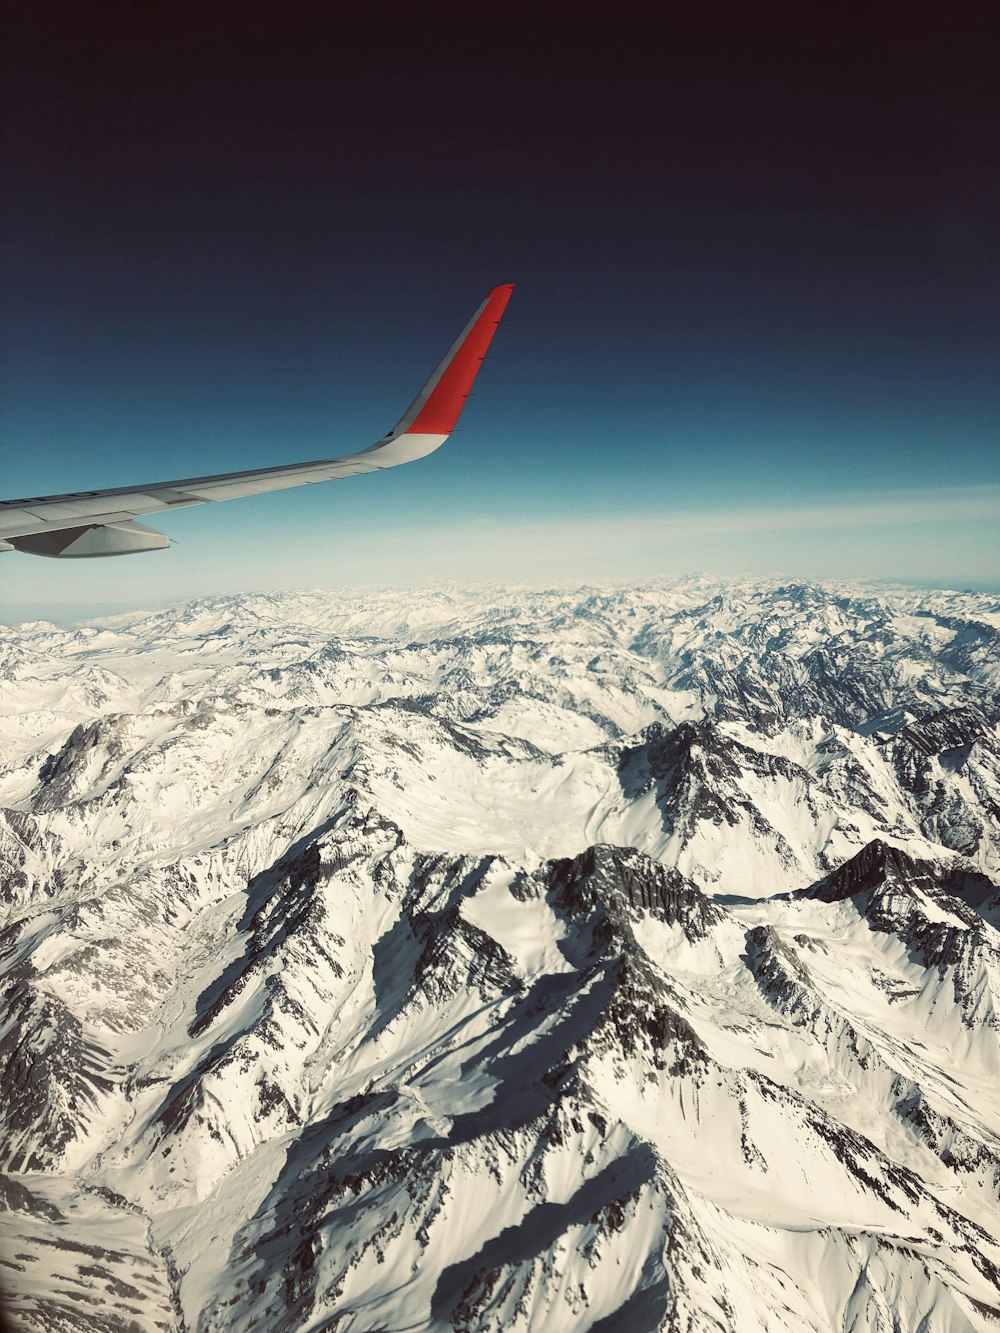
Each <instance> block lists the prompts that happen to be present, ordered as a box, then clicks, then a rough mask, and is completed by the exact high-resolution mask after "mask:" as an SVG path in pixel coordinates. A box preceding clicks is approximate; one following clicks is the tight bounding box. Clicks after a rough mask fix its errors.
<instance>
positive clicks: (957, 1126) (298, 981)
mask: <svg viewBox="0 0 1000 1333" xmlns="http://www.w3.org/2000/svg"><path fill="white" fill-rule="evenodd" d="M0 848H2V858H0V973H2V977H3V987H4V1004H3V1010H2V1028H0V1080H2V1082H0V1086H2V1088H3V1099H2V1105H0V1119H2V1127H3V1133H2V1135H0V1148H2V1153H3V1161H2V1162H0V1173H2V1174H0V1190H2V1204H3V1211H2V1212H0V1292H2V1293H3V1314H4V1317H5V1318H6V1320H7V1323H8V1325H9V1326H10V1327H11V1328H13V1329H26V1330H28V1329H30V1330H38V1329H41V1330H57V1331H59V1330H63V1329H66V1330H70V1329H72V1330H81V1329H84V1330H89V1329H93V1330H98V1329H101V1330H103V1329H136V1330H147V1329H149V1330H152V1329H163V1330H171V1331H173V1330H178V1331H179V1330H188V1331H189V1333H196V1331H197V1333H208V1330H230V1329H232V1330H250V1329H255V1330H286V1329H296V1330H300V1329H301V1330H321V1329H322V1330H337V1333H348V1331H350V1333H363V1331H365V1330H371V1331H372V1333H374V1330H399V1331H400V1333H402V1331H403V1330H424V1329H426V1330H435V1331H438V1330H440V1331H443V1330H467V1331H468V1333H472V1331H473V1330H476V1331H478V1330H483V1331H486V1330H490V1331H494V1330H495V1331H496V1333H501V1331H503V1333H506V1331H507V1330H546V1331H552V1333H562V1331H563V1330H565V1331H566V1333H571V1331H574V1333H575V1331H576V1330H580V1331H581V1333H583V1330H594V1331H595V1333H606V1331H607V1330H612V1329H614V1330H623V1331H625V1330H627V1331H629V1333H643V1331H644V1330H659V1329H663V1330H672V1331H673V1330H677V1331H681V1330H683V1331H684V1333H702V1330H719V1333H751V1331H753V1333H757V1331H758V1330H762V1331H766V1333H779V1331H780V1333H828V1331H830V1333H863V1331H865V1330H871V1331H872V1333H890V1331H894V1330H899V1333H915V1330H918V1329H919V1330H921V1333H960V1331H961V1333H966V1331H967V1330H987V1329H995V1328H996V1327H997V1325H998V1322H1000V1243H998V1241H997V1237H998V1236H1000V1094H998V1087H1000V1035H998V1034H1000V600H998V599H997V598H996V597H994V596H990V595H988V594H982V593H973V592H957V591H944V590H923V589H914V588H908V587H902V586H890V585H879V584H872V583H857V582H853V583H848V582H823V581H820V582H808V583H803V582H791V581H788V580H778V579H746V580H728V581H722V580H717V579H709V578H702V577H689V578H684V579H677V580H673V581H666V582H655V583H650V584H649V585H648V586H643V587H639V588H636V587H634V586H615V585H608V586H598V587H593V586H588V587H581V588H566V587H553V588H529V587H509V586H461V585H446V586H436V587H425V588H418V589H413V588H368V589H359V590H354V591H343V590H339V591H326V590H314V591H308V592H297V593H273V594H243V595H232V596H221V597H215V598H204V599H200V600H198V601H194V602H188V603H185V604H183V605H177V606H172V607H167V608H162V609H158V610H153V611H140V612H134V613H129V614H126V615H119V616H115V617H111V618H108V619H105V620H103V621H101V622H100V623H95V624H90V625H77V626H58V625H55V624H53V623H49V622H42V621H34V622H25V623H22V624H17V625H11V626H8V627H7V628H6V632H5V635H4V639H3V643H2V646H0Z"/></svg>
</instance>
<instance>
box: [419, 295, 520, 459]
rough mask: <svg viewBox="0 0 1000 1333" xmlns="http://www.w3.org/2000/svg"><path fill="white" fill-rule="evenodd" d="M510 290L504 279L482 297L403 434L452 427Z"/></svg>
mask: <svg viewBox="0 0 1000 1333" xmlns="http://www.w3.org/2000/svg"><path fill="white" fill-rule="evenodd" d="M513 290H514V284H513V283H512V282H505V283H502V284H501V285H500V286H499V287H494V288H493V290H492V291H491V292H490V293H489V295H488V296H487V297H486V300H485V301H484V302H483V304H482V306H481V307H480V309H479V311H478V312H477V313H476V315H475V316H474V318H473V321H472V323H471V324H470V325H469V327H468V329H467V330H466V332H465V335H464V337H462V338H461V340H460V341H459V343H458V344H457V346H456V347H455V348H454V350H453V351H452V354H451V357H450V359H449V361H448V363H447V365H446V366H445V368H444V370H443V371H442V373H441V376H440V378H439V379H438V381H437V383H436V384H435V385H434V388H433V389H432V390H431V393H430V396H429V397H428V399H427V401H426V402H425V403H424V405H423V406H422V407H421V409H420V411H419V413H418V414H417V416H416V417H415V418H414V420H413V421H412V422H411V423H410V425H409V426H407V428H406V433H407V434H416V433H420V434H424V435H449V434H450V433H451V432H452V431H453V430H454V428H455V422H456V421H457V420H458V416H459V413H460V412H461V410H462V408H463V407H464V406H465V400H466V398H468V396H469V391H470V390H471V388H472V383H473V381H474V380H475V378H476V375H477V374H478V373H479V367H480V365H481V364H482V361H483V358H484V357H485V356H486V349H487V348H488V347H489V345H490V342H491V340H492V338H493V335H494V333H495V332H496V327H497V325H498V324H499V323H500V320H501V318H502V316H503V312H504V311H505V310H506V309H507V302H508V301H509V300H510V298H511V293H512V292H513Z"/></svg>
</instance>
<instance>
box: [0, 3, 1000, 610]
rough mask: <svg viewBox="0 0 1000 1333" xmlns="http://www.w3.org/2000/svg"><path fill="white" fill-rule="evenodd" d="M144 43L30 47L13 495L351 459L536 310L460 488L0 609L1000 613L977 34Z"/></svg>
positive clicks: (522, 31)
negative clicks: (420, 606)
mask: <svg viewBox="0 0 1000 1333" xmlns="http://www.w3.org/2000/svg"><path fill="white" fill-rule="evenodd" d="M135 8H136V7H133V9H132V10H128V9H122V11H121V13H120V14H118V15H116V16H114V17H112V16H111V13H110V11H105V14H104V17H102V18H101V19H99V20H97V19H95V18H94V17H93V16H91V15H85V14H83V13H82V12H81V14H80V15H79V16H76V17H73V16H72V15H66V14H63V15H61V16H60V15H57V14H56V13H55V12H54V9H49V12H48V13H47V14H43V13H38V12H33V11H36V10H42V9H48V7H45V6H33V7H32V6H25V7H24V8H23V9H22V11H21V14H20V17H19V18H15V20H14V22H13V25H12V27H13V33H12V36H13V41H12V42H11V44H10V51H9V52H8V55H7V61H8V62H9V66H10V68H9V71H8V76H7V79H6V84H7V99H8V102H7V106H6V107H5V109H4V120H5V123H6V130H5V143H4V151H5V163H4V167H5V171H4V175H5V179H6V180H7V182H8V200H7V203H6V205H5V208H4V216H3V222H2V229H3V246H4V250H3V275H4V292H3V306H4V310H3V342H4V347H3V353H4V357H3V359H4V367H3V383H2V400H0V472H2V487H0V493H2V494H3V495H5V496H10V497H14V496H18V495H37V494H44V493H46V492H53V491H71V490H76V489H89V488H93V487H98V486H117V485H128V484H131V483H135V482H144V481H153V480H168V479H171V478H174V477H184V476H190V475H195V474H199V473H205V472H214V471H223V470H226V469H228V468H245V467H250V466H254V465H268V464H273V463H279V462H284V461H296V460H301V459H308V458H313V457H322V456H324V455H329V454H336V453H339V452H347V451H350V450H353V449H354V448H357V447H361V446H364V445H366V444H368V443H370V442H372V441H374V440H375V439H376V438H377V437H378V436H379V435H381V434H382V433H383V432H384V431H385V430H386V429H387V428H388V427H389V426H390V425H391V424H392V422H393V421H394V420H395V419H396V418H397V417H398V415H399V414H400V412H401V411H402V410H403V408H404V407H405V406H406V405H407V403H408V402H409V400H410V398H411V397H412V396H413V393H414V392H415V391H416V389H417V388H418V387H419V385H420V383H421V382H422V381H423V379H424V378H425V377H426V375H427V374H428V373H429V371H430V370H431V369H432V368H433V366H434V364H435V363H436V361H437V360H438V359H439V357H440V355H441V354H442V352H443V351H444V350H445V348H446V347H447V346H448V344H449V342H450V341H451V339H452V338H453V336H454V334H455V333H456V332H457V331H458V329H459V328H460V327H461V326H462V324H463V323H464V322H465V320H466V318H467V317H468V315H469V314H470V313H471V311H472V309H473V308H474V307H475V305H476V304H477V303H478V301H479V300H480V298H481V296H482V295H483V294H484V293H485V291H486V290H487V289H488V288H489V287H491V286H493V285H494V284H496V283H499V282H505V281H514V282H516V283H517V284H518V289H517V291H516V293H515V295H514V298H513V301H512V303H511V306H510V308H509V311H508V315H507V318H506V320H505V322H504V325H503V327H502V328H501V329H500V331H499V334H498V337H497V339H496V342H495V344H494V348H493V351H492V354H491V358H490V359H489V360H488V361H487V363H486V364H485V367H484V371H483V374H482V375H481V377H480V380H479V382H478V383H477V386H476V394H475V396H474V397H473V398H472V399H471V400H470V403H469V406H468V409H467V411H466V414H465V416H464V417H463V420H462V423H461V426H462V429H461V430H460V431H459V432H458V433H457V434H456V435H455V436H454V437H453V439H452V440H451V441H449V443H448V445H446V446H445V448H444V449H442V450H441V451H440V452H439V453H438V454H436V455H434V456H433V457H431V458H429V459H427V460H425V461H424V462H421V463H417V464H413V465H411V466H409V467H405V468H400V469H398V470H396V471H394V472H392V473H390V474H385V475H382V476H372V477H357V478H353V479H350V480H347V481H341V482H334V483H331V484H330V485H327V486H321V487H309V488H306V489H303V490H298V491H288V492H282V493H278V494H276V495H273V496H266V497H260V498H256V499H252V500H251V499H248V500H241V501H238V502H234V503H230V504H223V505H218V506H205V507H203V508H200V509H195V510H191V511H188V512H187V513H177V514H173V515H170V516H169V517H168V518H164V519H163V520H162V522H161V523H160V526H162V528H163V530H164V531H167V532H169V533H170V535H171V536H172V537H174V538H175V539H176V541H177V543H178V544H177V546H176V547H174V548H173V549H172V550H171V551H170V552H166V553H161V554H155V555H148V556H141V557H135V558H132V559H124V560H110V561H83V562H73V561H45V560H37V559H31V558H29V557H25V556H19V555H6V556H3V557H0V615H6V616H7V618H8V619H11V618H22V616H24V615H27V614H35V613H36V612H44V611H49V610H51V609H52V608H53V607H54V605H55V604H57V603H67V604H72V605H78V606H79V607H80V608H81V609H89V608H91V607H94V606H98V605H116V604H122V605H125V604H136V603H138V602H141V601H144V600H149V601H152V600H158V601H162V600H166V599H169V598H172V597H186V596H190V595H196V594H206V593H213V592H217V591H229V590H234V589H244V588H278V587H295V586H317V585H318V586H336V585H338V584H345V583H351V584H354V583H358V582H364V581H368V580H375V581H402V582H409V581H413V580H416V579H420V578H447V577H451V578H456V579H464V578H484V577H490V578H505V577H509V578H514V579H539V580H547V579H557V578H558V579H561V580H562V579H581V580H584V579H586V580H596V579H598V578H600V577H601V576H602V575H606V576H607V577H611V578H615V579H621V578H635V579H649V578H655V577H658V576H660V575H672V574H678V573H685V572H689V571H704V572H712V573H715V572H718V573H732V574H741V573H771V572H781V573H786V574H796V575H803V576H808V577H819V576H824V575H827V576H840V575H852V576H855V575H856V576H861V577H875V578H892V579H913V580H915V581H923V582H931V583H934V582H940V583H942V584H946V585H951V586H954V585H955V584H960V585H961V586H974V587H989V588H1000V542H998V519H1000V448H998V438H1000V377H998V373H997V371H998V364H1000V358H998V352H1000V325H998V309H1000V169H998V158H997V154H998V144H1000V95H998V91H997V86H998V83H1000V81H998V80H997V79H996V69H997V68H1000V21H998V20H997V19H996V18H995V17H993V18H990V17H986V18H983V19H982V20H977V19H975V18H974V17H972V15H973V14H974V10H973V9H972V8H971V7H968V8H966V9H965V10H964V12H963V13H962V14H961V16H960V17H956V18H952V19H949V20H948V21H947V25H946V21H945V20H944V19H943V18H942V17H940V15H941V11H940V10H937V11H936V13H937V15H938V17H937V19H936V21H929V22H927V23H926V24H924V23H921V21H920V19H919V17H915V15H919V11H918V10H912V9H911V10H910V11H909V13H908V17H907V20H906V22H905V24H904V23H903V22H902V21H901V20H900V21H897V20H896V18H894V17H891V16H889V15H888V13H885V14H884V15H882V16H881V17H880V16H878V15H872V14H868V15H866V16H865V18H864V20H863V22H862V21H861V20H855V19H854V18H853V17H851V16H850V15H846V14H845V15H841V16H840V17H833V18H824V19H822V20H820V19H817V18H816V17H815V15H814V16H811V17H807V18H805V19H801V18H800V19H799V20H797V21H796V20H793V19H790V18H787V17H786V18H785V19H783V20H782V22H781V23H780V24H779V23H778V22H777V20H775V21H773V22H771V21H767V20H764V19H761V18H760V17H756V18H752V17H748V18H746V19H744V20H742V22H741V23H738V24H735V23H734V21H733V20H732V18H731V17H727V18H726V19H725V20H722V19H718V18H715V19H713V17H712V16H711V14H710V13H709V12H708V11H706V16H705V17H701V18H695V17H691V18H689V19H671V20H670V21H669V22H668V21H665V20H662V19H660V20H654V19H652V18H650V19H643V18H639V17H636V15H638V14H640V13H641V12H642V11H641V10H638V9H637V10H635V11H634V12H633V14H632V17H631V19H630V21H629V22H628V23H627V24H623V23H622V22H621V15H622V13H624V12H625V11H624V10H623V9H622V8H621V7H618V8H616V9H609V10H608V11H607V17H606V19H604V20H599V19H594V20H583V19H581V17H580V16H579V13H578V12H577V10H576V9H575V8H573V7H570V6H559V5H550V6H546V7H540V8H537V9H536V10H535V11H531V10H528V9H524V8H521V7H518V6H516V5H514V6H508V7H505V8H504V9H503V10H502V12H500V13H495V12H494V10H493V9H492V8H491V9H490V10H489V15H490V16H489V17H486V16H479V17H473V18H470V17H469V15H468V13H467V11H464V10H463V9H461V8H459V7H452V6H450V5H436V6H433V7H431V15H430V17H428V16H427V15H426V14H425V13H424V9H425V7H422V6H411V7H408V8H398V9H397V8H395V7H392V6H373V7H368V9H367V10H366V11H365V16H364V17H362V18H354V19H352V20H343V19H340V18H331V17H330V10H329V9H328V10H327V11H326V14H325V16H321V17H317V18H315V19H311V18H306V17H301V16H295V15H292V13H291V11H289V15H286V16H285V17H281V16H280V10H279V11H276V15H277V16H275V17H269V18H266V17H256V18H254V17H245V18H244V20H243V21H242V23H241V26H240V27H239V29H238V30H237V29H236V28H235V27H234V26H233V24H232V23H231V22H229V21H227V20H226V19H225V18H224V17H223V16H222V15H220V16H217V17H216V18H214V19H210V20H208V21H206V19H205V17H204V15H201V16H197V15H186V14H184V13H183V11H182V10H178V11H177V12H176V13H175V15H174V17H173V18H170V19H167V18H166V17H163V16H162V15H157V16H156V17H155V19H153V18H150V16H149V15H148V14H146V15H143V14H138V16H137V15H136V13H135V12H134V10H135ZM483 8H484V9H485V7H483ZM884 8H885V9H886V10H887V9H888V8H889V7H884ZM983 13H984V14H987V10H986V9H985V8H984V10H983ZM796 22H797V23H798V26H795V24H796ZM819 22H822V23H823V24H825V26H824V27H822V28H819V27H815V28H814V27H811V26H809V25H810V24H816V23H819ZM153 525H154V526H157V522H156V520H155V519H154V520H153Z"/></svg>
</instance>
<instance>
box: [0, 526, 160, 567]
mask: <svg viewBox="0 0 1000 1333" xmlns="http://www.w3.org/2000/svg"><path fill="white" fill-rule="evenodd" d="M7 540H8V542H9V543H10V545H11V546H13V547H14V549H15V550H16V551H23V552H24V553H25V555H47V556H51V557H52V558H53V559H56V560H87V559H89V558H90V557H92V556H108V555H136V554H138V553H140V552H142V551H163V550H166V548H167V547H168V546H169V545H170V538H169V537H167V536H165V535H164V534H163V533H162V532H157V531H156V530H155V529H154V528H147V527H146V525H145V524H144V523H137V522H136V521H135V519H123V520H122V522H121V523H104V524H102V525H100V526H94V525H88V526H85V527H81V528H59V529H57V530H56V531H54V532H33V533H31V534H30V536H26V537H8V538H7Z"/></svg>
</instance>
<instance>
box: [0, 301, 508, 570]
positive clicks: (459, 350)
mask: <svg viewBox="0 0 1000 1333" xmlns="http://www.w3.org/2000/svg"><path fill="white" fill-rule="evenodd" d="M513 290H514V284H513V283H505V284H504V285H503V286H501V287H494V289H493V290H492V291H491V292H490V293H489V295H488V296H487V297H486V299H485V300H484V301H483V303H482V304H481V305H480V307H479V309H478V310H477V311H476V313H475V314H474V315H473V316H472V318H471V319H470V320H469V322H468V324H466V326H465V328H464V329H463V330H462V332H461V333H460V334H459V335H458V338H457V339H456V340H455V342H454V343H453V344H452V346H451V348H450V350H449V352H448V354H447V356H446V357H445V358H444V360H443V361H442V362H441V364H440V365H439V366H438V368H437V369H436V370H435V372H434V374H433V375H432V376H431V377H430V379H429V380H428V381H427V383H426V384H425V385H424V387H423V388H422V389H421V390H420V392H419V393H418V394H417V396H416V398H414V400H413V402H412V403H411V404H410V406H409V407H408V408H407V410H406V411H405V412H404V413H403V415H402V417H401V418H400V419H399V421H398V422H397V423H396V425H395V426H393V428H392V430H391V431H389V433H388V434H387V435H383V437H382V438H381V439H380V440H378V441H377V442H376V443H375V444H373V445H370V446H369V447H368V448H367V449H362V450H360V451H359V452H357V453H353V454H345V455H344V456H343V457H338V458H320V459H317V460H316V461H315V462H312V463H285V464H282V465H280V466H278V467H265V468H257V469H254V470H251V471H247V472H222V473H218V474H217V475H215V476H211V477H186V478H184V479H183V480H181V481H161V482H154V483H153V484H152V485H149V486H119V487H118V488H116V489H114V490H108V491H80V492H77V493H76V494H73V495H42V496H35V497H34V498H30V499H25V500H3V501H0V551H11V550H14V551H23V552H25V553H26V554H29V555H46V556H55V557H59V558H63V559H65V558H80V557H91V556H108V555H133V554H136V553H137V552H140V551H157V550H162V549H163V548H164V547H166V546H169V545H170V538H169V537H167V536H165V535H164V534H163V533H162V532H155V531H154V530H153V529H152V528H148V527H146V526H145V524H143V523H140V522H138V521H137V520H138V519H140V518H144V517H145V516H146V515H147V514H155V513H158V512H161V511H164V510H169V509H187V508H188V507H190V506H191V505H200V504H212V503H215V502H216V501H217V500H237V499H239V498H241V497H242V496H244V495H261V494H263V493H264V492H265V491H279V490H285V489H286V488H288V487H290V486H308V485H311V484H312V483H313V482H317V481H331V480H332V479H333V478H335V477H351V476H354V475H355V474H356V473H359V472H381V471H382V470H383V469H384V468H390V467H398V466H399V464H400V463H411V462H413V460H414V459H417V458H424V457H426V455H427V454H431V453H433V452H434V450H435V449H439V448H440V447H441V445H442V444H444V442H445V440H446V439H447V438H448V436H449V435H450V434H451V432H452V430H453V429H454V428H455V423H456V421H457V420H458V416H459V413H460V412H461V410H462V408H463V406H464V405H465V400H466V398H468V396H469V392H470V390H471V388H472V383H473V380H474V379H475V378H476V374H477V372H478V370H479V367H480V365H481V363H482V361H483V359H484V357H485V356H486V349H487V348H488V347H489V345H490V341H491V339H492V337H493V334H494V333H495V331H496V327H497V325H498V324H499V323H500V318H501V316H502V315H503V312H504V310H505V309H506V306H507V302H508V301H509V300H510V296H511V293H512V292H513Z"/></svg>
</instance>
